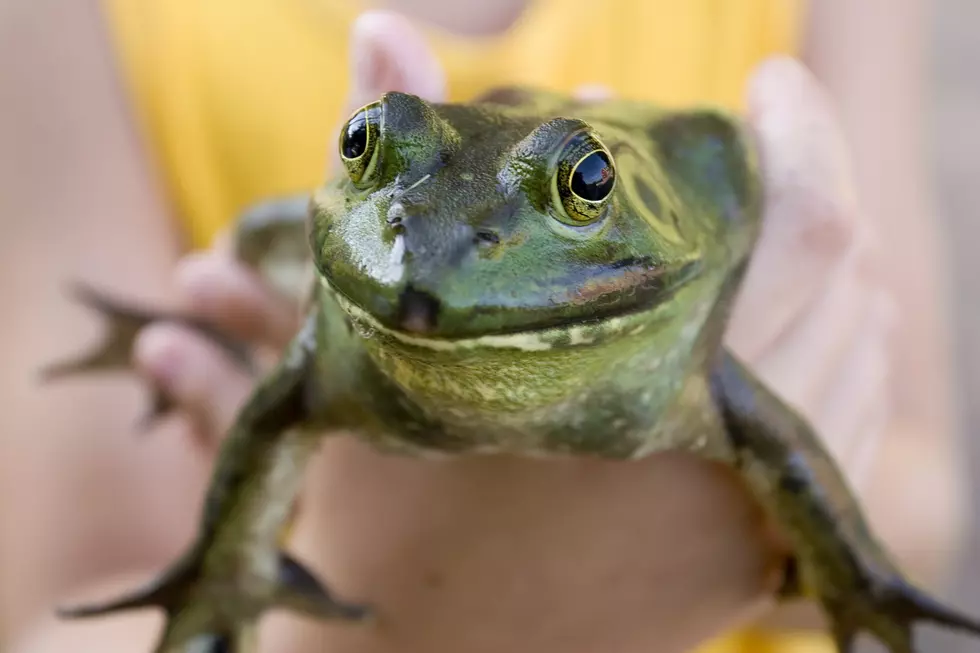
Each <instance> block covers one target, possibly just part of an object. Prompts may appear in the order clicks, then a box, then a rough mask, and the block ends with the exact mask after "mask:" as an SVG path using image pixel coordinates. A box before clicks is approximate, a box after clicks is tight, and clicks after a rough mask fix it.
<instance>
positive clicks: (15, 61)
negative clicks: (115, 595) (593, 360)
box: [0, 0, 210, 650]
mask: <svg viewBox="0 0 980 653" xmlns="http://www.w3.org/2000/svg"><path fill="white" fill-rule="evenodd" d="M0 14H2V15H0V106H2V107H3V109H2V111H0V225H2V228H3V237H2V238H0V261H2V263H0V268H2V270H3V273H2V274H0V302H2V306H3V307H4V308H3V311H2V314H3V318H2V320H0V348H2V351H0V360H2V361H3V363H2V365H0V397H2V398H3V399H2V402H3V410H2V411H0V449H2V450H0V649H3V650H9V649H8V648H7V646H6V645H5V642H9V641H10V638H12V637H15V636H16V635H17V634H18V633H19V632H20V631H21V629H23V628H24V626H26V625H27V624H28V623H29V621H30V619H32V618H35V617H37V615H38V614H39V611H48V610H50V609H51V607H52V604H53V602H54V601H55V600H56V597H59V595H61V594H63V593H64V592H66V591H68V590H69V588H71V587H73V586H75V585H78V584H83V583H87V582H89V581H90V580H92V579H93V578H96V577H99V576H102V575H106V574H111V573H114V572H116V571H119V570H125V569H127V568H133V567H136V568H147V567H159V566H161V565H162V564H164V563H165V562H166V561H167V560H169V559H171V558H172V557H173V556H174V555H175V554H176V553H177V552H178V551H179V550H180V547H181V546H183V545H184V544H185V542H186V541H187V540H188V538H189V537H190V535H191V533H192V528H193V526H194V516H195V513H196V506H197V505H198V503H199V501H200V495H201V491H202V483H203V482H204V479H205V477H206V474H207V466H208V465H209V462H210V461H203V460H202V461H199V462H196V463H195V461H194V460H193V458H192V456H191V455H190V453H189V447H188V446H187V442H186V439H182V438H180V437H174V429H168V432H161V433H154V437H153V438H151V439H146V438H143V439H139V438H138V434H137V431H136V429H135V428H134V423H135V420H136V418H137V417H138V415H139V413H140V412H141V410H142V409H143V408H144V402H145V397H144V396H143V393H142V391H141V390H140V388H139V387H138V385H137V384H136V383H134V382H133V379H132V377H131V376H129V377H128V378H127V377H126V376H120V377H119V380H118V381H108V380H107V381H103V380H92V379H87V380H80V381H74V380H72V381H67V380H66V381H63V382H61V383H59V384H56V385H51V386H48V387H41V388H39V387H38V370H39V368H40V367H41V366H42V365H44V364H45V363H48V362H51V361H52V360H53V359H57V358H59V357H62V356H65V355H71V354H73V353H75V352H76V351H78V350H79V349H80V348H84V347H85V346H87V345H89V344H91V343H93V342H94V341H95V340H96V339H97V338H98V337H99V336H100V331H101V329H102V325H101V324H100V323H99V321H98V317H97V316H95V315H93V314H92V313H90V312H88V311H87V310H86V309H84V308H83V307H80V306H78V305H77V304H75V303H73V302H72V300H71V299H70V298H69V296H68V295H67V294H66V293H65V292H64V291H65V289H66V287H67V286H68V285H69V283H70V282H71V281H72V280H84V281H87V282H91V283H93V284H96V285H98V286H99V287H103V288H106V289H107V290H110V291H113V292H119V293H122V294H123V296H127V297H137V298H141V299H142V298H147V299H150V300H153V299H157V300H160V299H165V298H166V297H167V294H168V292H169V288H168V287H169V285H170V279H171V273H172V266H173V264H174V261H175V260H176V258H177V256H178V254H179V251H178V240H177V237H176V233H177V230H176V229H174V228H173V223H172V221H171V217H170V215H168V211H167V210H166V209H165V203H164V201H163V200H162V199H161V198H162V194H161V192H160V190H159V189H158V188H157V187H156V186H155V185H154V182H153V181H152V179H153V175H152V172H151V166H150V164H149V162H148V160H147V157H146V155H145V152H144V148H143V147H142V145H141V143H140V138H139V136H138V134H137V129H136V127H135V125H134V120H133V118H132V116H131V112H130V110H129V107H128V103H127V100H126V98H125V93H124V89H123V88H122V87H121V85H120V82H119V79H118V76H117V74H116V71H115V67H114V63H113V59H112V53H111V52H110V48H109V45H108V43H109V41H108V38H107V34H106V30H105V27H104V21H103V20H102V17H101V15H100V9H99V7H98V3H97V2H96V0H89V1H87V2H77V1H76V0H62V1H55V0H19V1H15V2H6V3H4V4H3V7H2V12H0ZM177 428H178V429H179V428H180V426H177ZM195 465H196V466H195Z"/></svg>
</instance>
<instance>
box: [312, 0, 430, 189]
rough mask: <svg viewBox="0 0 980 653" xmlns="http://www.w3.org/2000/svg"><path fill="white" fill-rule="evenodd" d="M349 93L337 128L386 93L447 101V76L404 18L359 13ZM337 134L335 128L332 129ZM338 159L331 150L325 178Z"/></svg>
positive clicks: (352, 46)
mask: <svg viewBox="0 0 980 653" xmlns="http://www.w3.org/2000/svg"><path fill="white" fill-rule="evenodd" d="M348 56H349V60H350V91H349V94H348V97H347V101H346V103H345V105H344V114H343V115H342V116H338V117H337V118H338V130H339V125H341V124H343V123H344V121H346V120H348V119H349V118H350V116H351V114H352V113H353V112H354V111H356V110H357V109H359V108H360V107H363V106H364V105H365V104H369V103H371V102H374V101H376V100H378V99H380V98H381V96H382V95H384V94H385V93H387V92H389V91H398V92H400V93H409V94H411V95H417V96H419V97H421V98H423V99H425V100H428V101H429V102H443V101H445V99H446V75H445V73H444V72H443V69H442V66H441V65H440V64H439V60H438V59H437V58H436V56H435V53H433V52H432V50H431V49H430V48H429V46H428V44H426V42H425V39H424V38H423V37H422V35H421V34H420V33H419V31H418V30H417V29H416V28H415V27H413V26H412V24H411V23H410V22H409V21H408V19H407V18H405V17H403V16H400V15H398V14H396V13H394V12H390V11H368V12H365V13H363V14H361V15H360V16H359V17H358V18H357V20H355V21H354V25H353V27H352V28H351V39H350V49H349V55H348ZM335 131H336V130H335ZM339 166H340V155H339V154H338V153H337V151H336V148H332V149H331V150H330V157H329V161H328V164H327V168H328V174H329V173H331V172H332V171H335V170H337V169H339Z"/></svg>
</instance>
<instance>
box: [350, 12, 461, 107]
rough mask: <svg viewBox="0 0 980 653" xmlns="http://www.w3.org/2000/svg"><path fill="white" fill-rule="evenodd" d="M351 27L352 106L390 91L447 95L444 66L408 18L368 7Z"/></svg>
mask: <svg viewBox="0 0 980 653" xmlns="http://www.w3.org/2000/svg"><path fill="white" fill-rule="evenodd" d="M352 30H353V31H352V34H351V45H350V57H351V62H352V70H351V80H352V89H351V98H350V104H351V109H352V110H353V109H356V108H357V107H359V106H362V105H364V104H367V103H368V102H373V101H374V100H377V99H378V97H380V96H381V95H383V94H384V93H387V92H389V91H399V92H401V93H411V94H412V95H418V96H419V97H422V98H425V99H426V100H429V101H430V102H442V101H443V100H444V99H445V97H446V76H445V73H444V72H443V70H442V66H441V65H440V64H439V60H438V58H437V57H436V56H435V54H434V53H433V52H432V50H431V49H430V48H429V46H428V44H427V43H426V42H425V38H424V37H423V36H422V34H421V33H419V31H418V30H417V29H415V27H413V26H412V24H411V22H409V21H408V19H406V18H404V17H403V16H400V15H398V14H396V13H393V12H388V11H369V12H366V13H364V14H362V15H361V16H360V17H359V18H358V19H357V20H356V21H354V25H353V28H352Z"/></svg>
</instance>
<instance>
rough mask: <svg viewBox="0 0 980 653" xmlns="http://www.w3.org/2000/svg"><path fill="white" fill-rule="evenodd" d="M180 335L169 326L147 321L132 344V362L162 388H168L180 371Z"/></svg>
mask: <svg viewBox="0 0 980 653" xmlns="http://www.w3.org/2000/svg"><path fill="white" fill-rule="evenodd" d="M181 335H182V334H181V332H180V330H179V328H178V327H175V326H173V325H170V324H151V325H150V326H148V327H146V328H145V329H143V330H142V331H140V333H139V335H138V336H137V337H136V341H135V342H134V344H133V364H134V365H135V366H136V368H137V369H138V370H140V371H141V372H143V373H144V374H146V375H147V376H149V377H150V378H151V379H152V380H153V381H154V382H156V383H157V384H159V385H160V386H161V387H162V388H164V389H166V390H170V389H172V387H173V385H174V384H175V383H176V381H177V380H178V379H179V377H180V375H181V373H182V371H183V367H184V364H183V354H184V351H183V347H182V343H181Z"/></svg>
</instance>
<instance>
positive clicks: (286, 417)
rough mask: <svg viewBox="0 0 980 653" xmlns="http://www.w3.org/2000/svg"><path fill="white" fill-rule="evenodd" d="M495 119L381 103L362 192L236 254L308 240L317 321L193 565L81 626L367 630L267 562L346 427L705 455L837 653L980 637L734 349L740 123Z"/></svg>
mask: <svg viewBox="0 0 980 653" xmlns="http://www.w3.org/2000/svg"><path fill="white" fill-rule="evenodd" d="M490 100H492V101H483V102H478V103H474V104H468V105H429V104H426V103H425V102H423V101H421V100H419V99H418V98H415V97H412V96H408V95H403V94H397V93H392V94H388V95H386V96H385V97H384V98H383V101H382V111H381V117H380V122H379V124H378V129H377V135H378V139H377V144H378V149H377V152H378V157H377V159H376V160H375V164H374V166H373V168H370V169H372V170H373V174H372V175H368V178H367V179H365V180H361V182H359V183H357V184H354V183H353V182H352V181H351V180H350V179H347V178H346V177H344V176H341V177H340V178H338V179H336V180H334V181H332V182H330V183H329V184H327V185H326V186H324V187H323V188H322V189H320V190H319V191H318V192H317V193H316V194H315V196H314V198H313V202H312V203H311V204H310V211H309V216H310V220H309V225H308V233H306V234H304V233H303V231H302V227H301V225H302V221H300V220H299V219H297V218H298V217H299V216H300V209H301V207H302V206H303V204H297V202H296V201H295V200H286V201H283V202H278V203H273V204H268V205H265V206H263V207H259V208H258V209H256V210H255V211H252V212H250V213H249V214H248V215H246V216H245V217H243V219H242V220H241V222H240V227H239V238H238V242H239V248H238V251H239V252H240V255H241V257H242V259H243V260H246V261H248V262H249V263H250V264H251V265H253V266H255V267H256V268H257V269H258V270H260V271H261V272H262V273H263V274H264V276H266V277H274V276H276V274H277V270H281V269H284V268H286V267H289V265H292V264H291V263H289V261H288V260H286V259H288V258H289V257H286V259H282V258H280V259H276V256H280V257H281V256H282V252H283V251H287V252H288V251H292V252H294V254H295V253H296V252H297V251H298V248H297V247H296V243H297V242H299V240H300V238H302V237H304V236H306V237H308V239H309V244H310V247H309V251H308V252H306V253H304V255H303V256H302V257H299V258H306V257H307V256H309V255H311V259H307V260H311V262H312V263H313V264H314V266H315V268H316V271H317V273H318V274H317V275H316V276H317V279H316V281H315V282H314V285H313V287H312V288H304V290H303V291H302V294H303V295H306V293H307V290H309V291H310V294H309V295H308V296H309V297H310V298H311V301H310V302H309V306H308V311H307V312H308V316H307V319H306V321H305V325H304V327H303V329H302V331H301V332H300V333H299V334H298V335H297V337H296V339H295V340H294V342H293V343H292V344H291V345H290V346H289V348H288V350H287V351H286V353H285V355H284V357H283V359H282V361H281V363H280V365H279V366H278V367H277V369H276V370H275V371H274V372H273V373H271V374H270V375H268V376H267V377H266V378H265V379H264V380H263V381H262V383H260V385H259V386H258V388H257V389H256V390H255V392H254V394H253V396H252V397H251V399H250V400H249V402H248V403H247V405H246V406H245V408H244V409H243V410H242V411H241V413H240V414H239V416H238V418H237V420H236V423H235V425H234V427H233V428H232V431H231V433H230V434H229V435H228V437H227V439H226V440H225V443H224V445H223V449H222V451H221V454H220V457H219V460H218V463H217V467H216V470H215V472H214V476H213V479H212V484H211V487H210V489H209V493H208V496H207V501H206V504H205V511H204V515H203V517H202V522H201V528H200V530H199V534H198V538H197V540H196V542H195V543H194V545H193V546H192V547H190V548H189V549H188V551H187V553H186V554H185V555H184V556H183V557H182V558H181V559H180V560H179V561H177V562H176V563H175V564H174V565H173V567H172V568H171V570H170V571H169V572H168V573H167V574H165V575H164V576H163V577H162V578H161V579H160V580H159V581H158V582H157V583H155V584H154V585H152V586H151V587H148V588H145V589H143V590H139V591H137V592H136V593H135V594H133V595H131V596H128V597H125V598H123V599H120V600H119V601H117V602H114V603H112V604H109V605H103V606H93V607H86V608H80V609H77V610H74V611H71V612H70V613H69V614H74V615H94V614H104V613H107V612H112V611H115V610H120V609H127V608H132V607H138V606H145V605H159V606H163V607H164V608H166V609H167V611H168V614H169V619H168V622H167V626H166V629H165V631H164V635H163V638H162V640H161V642H160V644H159V646H158V649H157V650H158V651H169V652H178V651H180V652H184V653H188V652H189V651H191V650H196V649H193V648H192V647H193V646H194V645H195V643H200V642H201V641H202V639H206V640H208V641H211V642H214V641H221V642H223V643H224V644H225V645H226V646H227V647H228V648H226V649H223V650H246V649H250V647H251V646H252V645H251V644H249V642H251V641H252V633H253V631H254V624H255V622H256V620H257V619H258V617H259V616H260V615H261V614H262V613H263V612H264V611H265V610H267V609H269V608H270V607H274V606H282V607H287V608H289V609H292V610H297V611H301V612H304V613H307V614H311V615H315V616H318V617H321V618H340V619H349V620H362V619H363V618H364V617H365V616H367V615H368V614H369V613H368V612H367V611H366V610H365V609H364V608H362V607H360V606H358V605H353V604H348V603H346V602H344V601H340V600H338V599H335V598H334V597H332V596H330V595H329V593H328V592H327V591H326V590H325V589H323V588H322V587H321V586H320V585H319V584H318V583H317V581H316V580H315V579H314V578H313V577H312V576H311V575H310V574H308V573H307V572H306V571H305V570H304V569H303V568H302V567H301V566H300V565H299V563H297V562H296V561H293V560H291V559H289V558H288V557H285V556H284V555H282V554H281V553H280V552H279V549H278V546H279V540H280V536H281V534H282V531H283V529H284V527H285V526H286V525H287V524H288V519H289V514H290V508H291V506H292V503H293V500H294V498H295V493H296V491H297V489H298V487H299V483H300V480H301V478H302V472H303V470H304V468H305V465H306V462H307V461H308V460H309V458H310V456H311V455H312V453H313V452H314V451H315V450H316V448H317V446H318V444H319V442H320V439H321V438H322V437H324V435H325V434H326V433H330V432H335V431H337V430H338V428H339V427H343V429H344V430H345V431H347V432H351V433H354V434H356V435H358V436H360V437H363V438H365V439H367V440H369V441H371V442H373V443H374V444H376V445H377V446H378V447H381V448H384V449H388V450H397V451H402V452H405V453H407V454H412V455H448V454H455V455H466V454H468V455H476V454H479V453H480V452H487V451H506V452H511V453H516V454H523V455H591V456H602V457H606V458H619V459H626V458H635V457H638V456H641V455H646V454H650V453H653V452H657V451H666V450H678V449H684V450H688V451H693V452H696V453H697V454H699V455H702V456H705V457H710V458H712V459H714V460H718V461H722V462H723V463H725V464H728V465H731V466H732V467H733V468H734V469H736V470H737V471H738V472H739V473H740V474H741V475H742V476H743V478H744V479H745V481H746V483H747V485H748V486H749V487H750V488H751V489H752V491H753V492H754V493H755V495H756V496H757V498H758V499H759V501H760V502H761V503H762V504H763V505H764V506H766V508H767V509H768V510H769V513H770V515H771V516H772V518H773V520H774V522H775V523H776V524H777V525H778V526H779V527H781V528H782V529H783V531H784V532H785V534H786V535H787V536H788V539H789V541H790V542H791V543H792V545H793V549H794V554H793V555H792V556H791V557H790V558H789V559H788V560H787V567H786V569H787V575H786V581H785V587H784V588H783V591H782V592H781V596H782V597H784V598H785V597H797V596H800V595H804V596H808V597H810V598H812V599H814V600H816V601H817V602H819V603H820V605H822V607H823V608H824V610H825V611H826V613H827V615H828V617H829V618H830V626H831V630H832V632H833V634H834V637H835V638H836V641H837V642H838V645H839V647H840V649H841V651H847V650H849V649H850V644H851V642H852V640H853V637H854V635H855V634H856V633H857V632H858V631H861V630H866V631H868V632H871V633H872V634H874V635H876V636H877V637H878V638H879V639H881V640H882V641H883V642H884V643H885V644H886V645H888V647H889V648H890V649H891V651H892V653H905V652H911V651H912V650H913V648H912V640H911V625H912V623H913V622H914V621H916V620H919V619H927V620H932V621H936V622H939V623H943V624H946V625H949V626H953V627H957V628H961V629H965V630H968V631H970V632H972V633H974V634H977V633H980V627H978V625H977V624H976V623H975V622H973V621H972V620H970V619H968V618H966V617H963V616H960V615H958V614H956V613H955V612H953V611H951V610H949V609H948V608H946V607H944V606H942V605H940V604H939V603H937V602H936V601H934V600H933V599H931V598H930V597H928V596H927V595H925V594H923V593H922V592H920V591H919V590H917V589H916V588H914V587H913V586H911V585H910V584H908V583H907V582H906V581H905V580H904V579H903V577H902V575H901V574H900V572H899V571H898V570H897V568H896V566H895V565H894V564H893V563H892V562H891V561H890V560H889V557H888V556H887V554H886V553H885V552H884V551H883V549H882V548H881V546H880V545H879V544H878V542H877V541H876V540H875V539H874V537H873V535H872V534H871V533H870V531H869V529H868V527H867V525H866V523H865V521H864V519H863V517H862V515H861V513H860V511H859V509H858V507H857V503H856V502H855V500H854V498H853V496H852V495H851V493H850V491H849V489H848V487H847V484H846V482H845V481H844V479H843V476H842V475H841V474H840V472H839V470H838V469H837V466H836V465H835V463H834V461H833V460H832V459H831V458H830V456H829V455H828V454H827V453H826V451H825V450H824V449H823V447H822V445H821V444H820V442H819V439H818V438H817V437H816V435H815V434H814V433H813V431H812V429H811V428H810V427H809V426H808V425H807V424H806V423H805V421H803V420H802V419H801V418H800V417H799V416H798V415H796V414H795V413H794V412H793V411H792V410H791V409H789V408H788V407H787V406H786V405H785V404H784V403H782V402H781V401H780V400H779V399H778V398H777V397H776V396H775V395H773V394H772V393H771V392H770V391H769V390H767V389H766V388H764V387H763V386H762V385H761V384H760V383H759V382H758V381H757V380H755V379H754V378H753V376H752V375H751V373H750V372H749V371H748V370H746V369H745V368H744V367H742V366H741V365H740V364H739V363H738V362H737V361H736V360H735V359H734V358H733V357H732V356H730V355H729V354H728V353H727V352H725V351H724V349H723V348H722V345H721V338H722V334H723V332H724V330H725V324H726V320H727V315H728V310H729V306H730V304H731V302H732V301H733V299H734V297H735V294H736V293H737V291H738V288H739V283H740V280H741V278H742V275H743V273H744V270H745V268H746V265H747V263H748V260H749V257H750V254H751V251H752V249H753V246H754V243H755V239H756V236H757V234H758V230H759V223H760V212H761V205H760V197H761V184H760V179H759V177H758V173H757V170H756V166H755V163H754V158H753V152H752V150H751V148H750V147H749V146H748V140H747V139H746V137H745V135H744V131H743V128H742V127H741V125H740V123H739V122H738V120H737V119H734V118H732V117H728V116H725V115H723V114H719V113H716V112H713V111H708V110H705V111H698V110H692V111H684V112H678V113H668V112H662V111H660V110H658V109H657V108H655V107H651V106H648V105H643V104H633V103H627V102H618V101H617V102H607V103H601V104H577V103H574V102H572V101H570V100H568V99H566V98H564V97H559V96H554V95H550V94H544V93H533V92H530V91H502V92H498V93H496V94H494V95H493V96H492V98H490ZM586 127H588V129H589V130H590V131H591V132H592V133H593V134H594V135H595V136H596V137H597V138H598V141H597V142H599V143H601V144H602V145H603V146H604V147H605V148H607V149H608V151H609V152H611V153H612V155H613V158H614V160H615V163H616V170H617V182H616V186H615V188H614V190H613V191H612V194H611V195H610V196H609V199H608V202H607V203H606V205H605V207H604V210H603V212H602V214H601V217H600V219H598V220H597V221H595V222H593V223H590V224H588V225H585V226H574V225H575V221H574V220H569V219H568V217H569V216H568V215H567V214H563V213H562V212H561V210H560V208H559V206H560V205H561V202H559V201H558V197H559V196H558V194H557V193H556V192H555V188H557V187H556V186H553V184H555V183H561V181H562V177H558V178H557V182H556V181H555V180H556V175H555V170H556V169H560V168H561V166H560V165H559V163H560V161H558V160H557V159H556V157H559V154H560V153H561V152H563V150H562V143H563V142H564V139H565V138H566V137H567V136H568V135H569V134H570V133H571V132H573V131H575V130H579V129H583V128H586ZM363 169H368V167H365V166H362V167H361V168H359V170H363ZM277 243H278V244H277ZM269 252H278V254H274V253H273V254H269V255H268V256H266V254H268V253H269ZM294 258H296V257H294ZM269 261H273V263H269ZM275 261H278V262H275ZM294 267H295V266H294ZM280 282H281V278H280ZM423 293H424V294H425V299H424V301H421V302H419V301H415V300H417V299H418V298H419V297H421V296H422V294H423ZM406 298H408V299H406ZM413 298H414V299H413ZM436 305H438V310H436V308H435V307H436ZM110 313H111V312H110ZM171 319H172V318H171ZM117 330H118V332H119V333H125V334H129V335H128V336H127V337H130V340H128V341H126V342H125V343H122V342H116V343H110V345H112V346H111V347H109V348H108V351H112V352H118V351H120V350H123V349H126V347H123V346H121V344H122V345H127V346H128V345H131V336H132V333H133V330H132V329H129V330H125V331H124V330H119V329H117ZM120 338H122V336H120ZM103 358H105V357H103ZM110 358H113V360H116V358H118V357H110ZM100 360H101V359H100ZM94 367H95V366H93V368H94ZM103 367H104V366H103ZM652 500H653V499H652ZM660 500H662V498H661V499H660ZM376 609H377V610H382V611H383V610H384V606H377V608H376ZM363 627H368V626H367V625H364V626H363ZM198 638H201V639H198Z"/></svg>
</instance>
